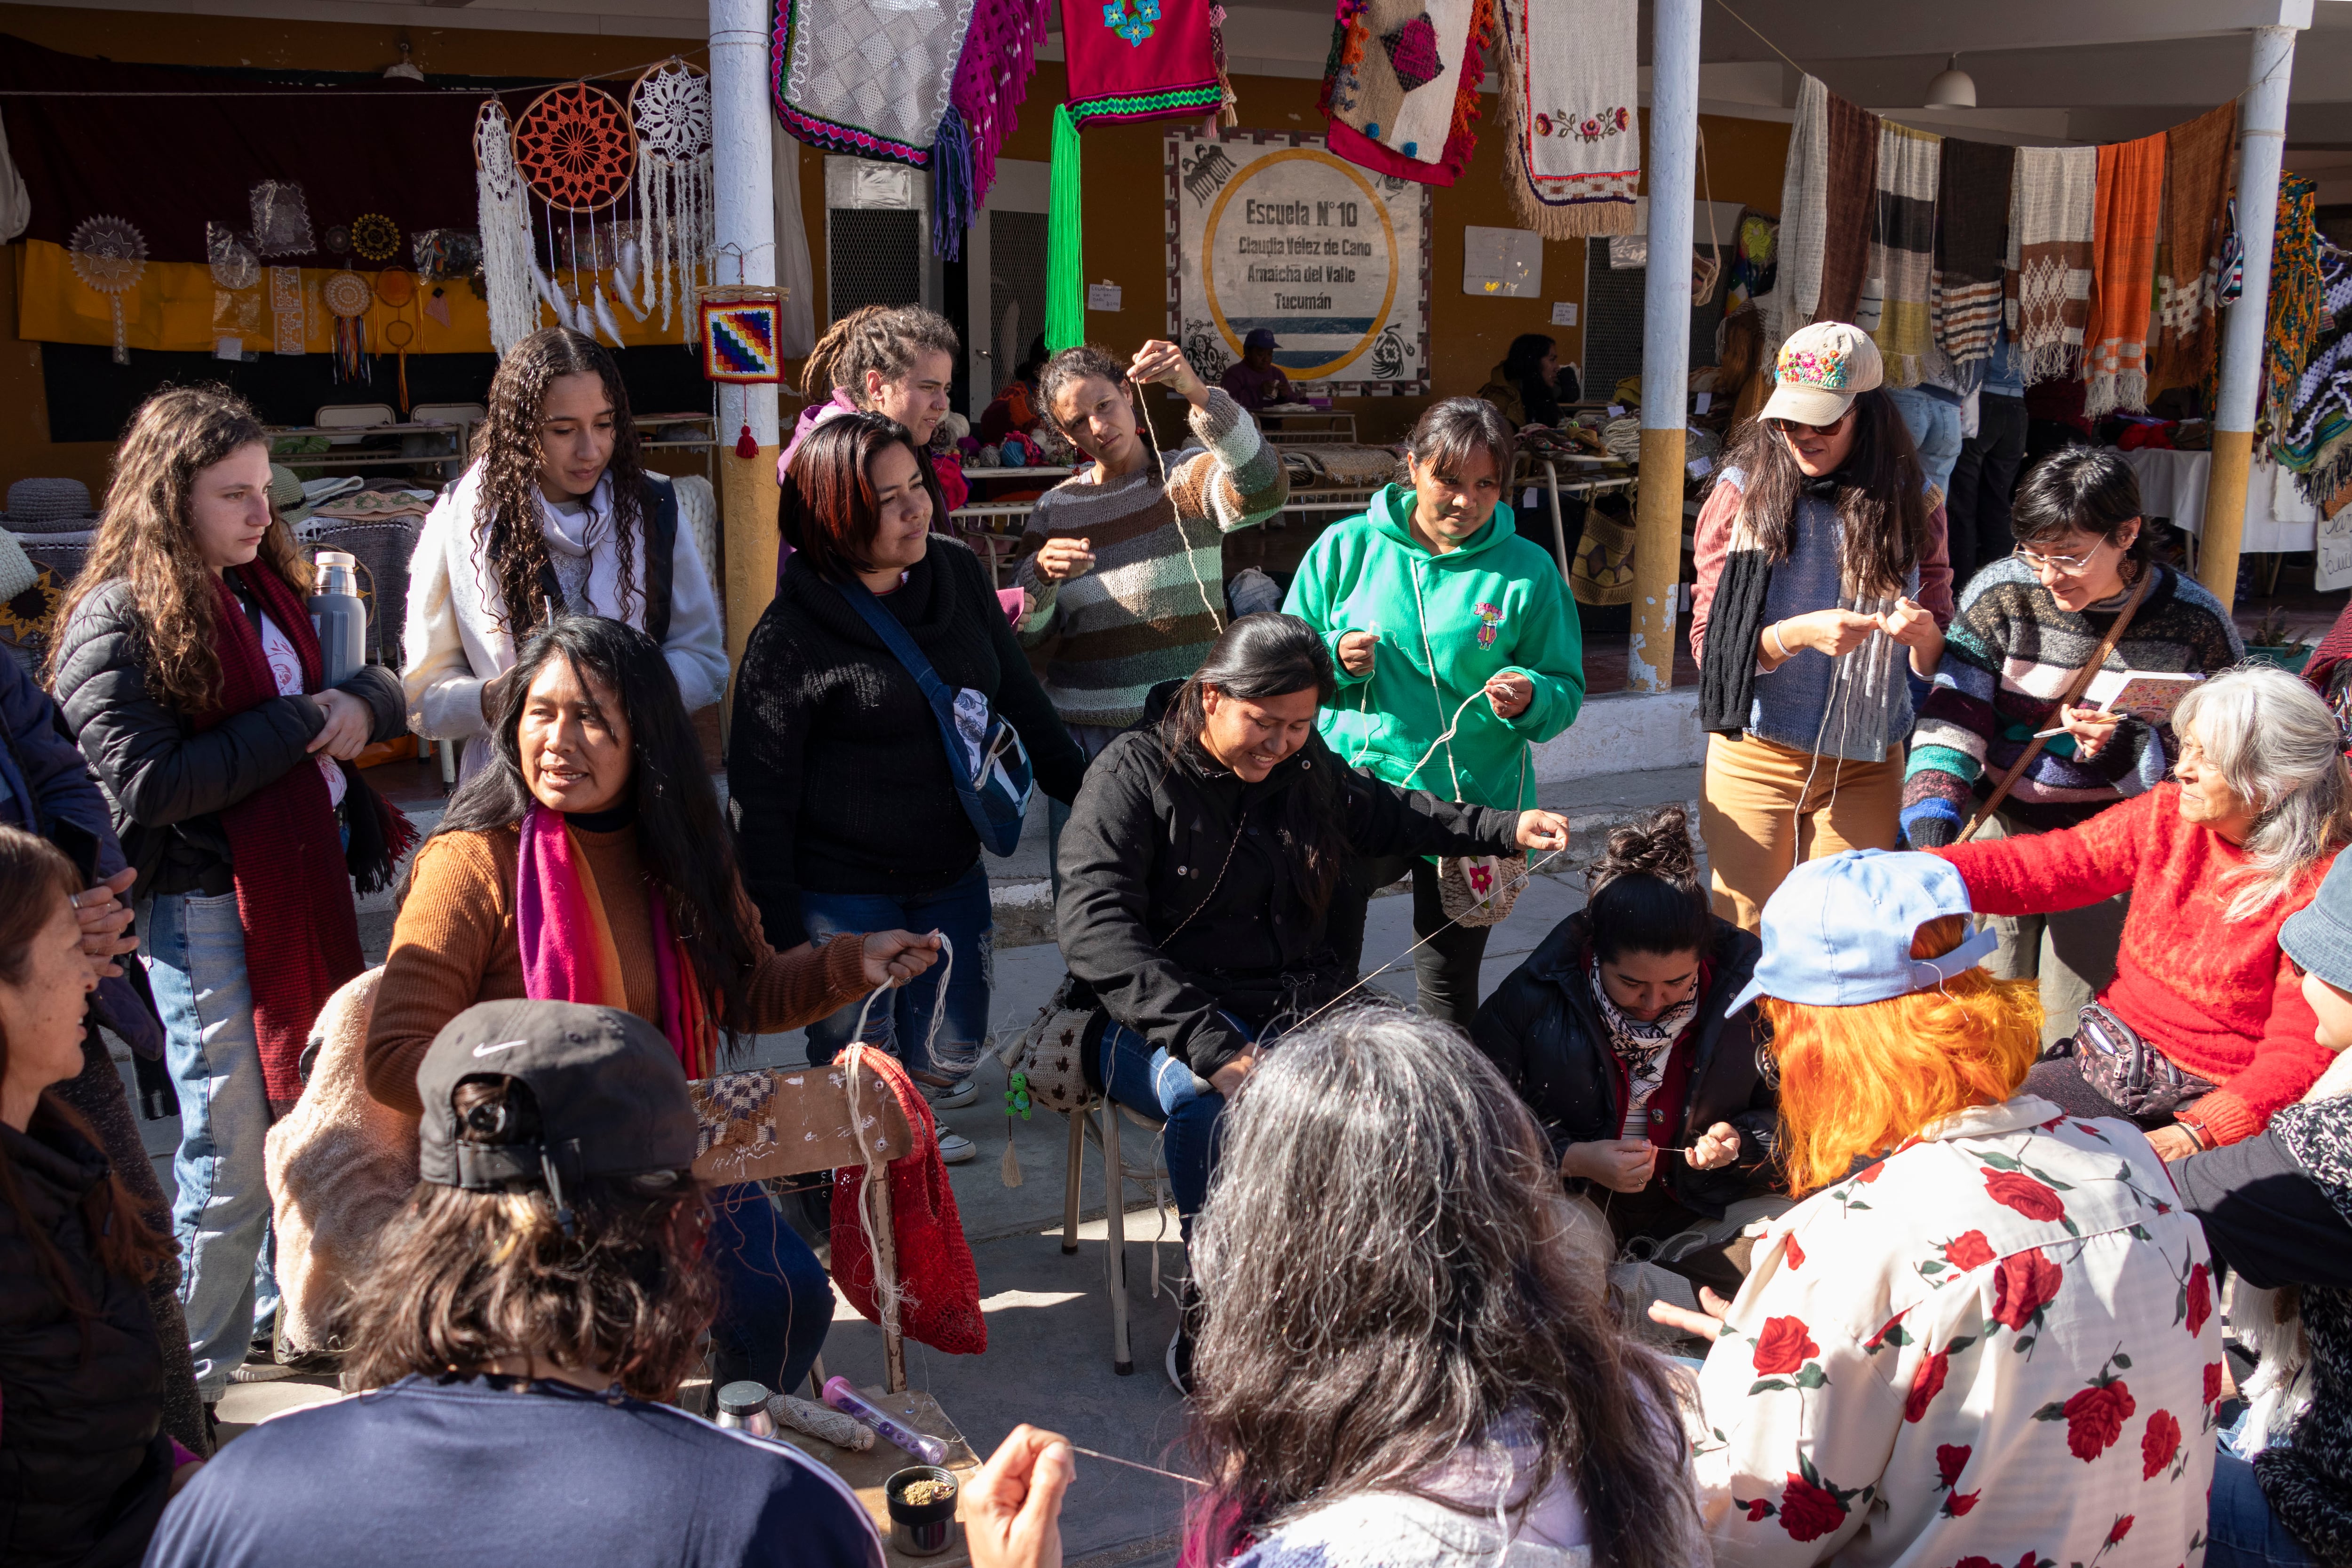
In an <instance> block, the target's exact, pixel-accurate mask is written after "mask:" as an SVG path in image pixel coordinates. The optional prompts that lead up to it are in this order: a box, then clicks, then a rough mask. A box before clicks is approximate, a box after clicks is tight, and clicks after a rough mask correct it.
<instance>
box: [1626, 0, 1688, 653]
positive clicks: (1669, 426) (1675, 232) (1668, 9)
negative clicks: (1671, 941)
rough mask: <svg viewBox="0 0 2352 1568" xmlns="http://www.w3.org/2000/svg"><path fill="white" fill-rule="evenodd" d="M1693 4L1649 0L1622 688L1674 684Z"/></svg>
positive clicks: (1684, 418) (1684, 405)
mask: <svg viewBox="0 0 2352 1568" xmlns="http://www.w3.org/2000/svg"><path fill="white" fill-rule="evenodd" d="M1700 5H1701V0H1655V11H1654V20H1655V26H1654V29H1653V34H1652V42H1651V46H1650V64H1651V70H1650V146H1649V155H1648V159H1647V163H1646V164H1645V168H1646V172H1647V174H1648V176H1649V180H1648V183H1649V192H1650V204H1649V205H1650V265H1649V268H1648V277H1647V280H1646V282H1645V284H1644V289H1643V297H1642V491H1641V501H1640V504H1639V506H1638V507H1637V508H1636V510H1635V511H1634V519H1633V641H1632V643H1631V645H1630V647H1629V648H1628V650H1627V651H1628V653H1629V654H1630V656H1631V657H1630V658H1628V659H1627V661H1626V667H1625V684H1626V685H1627V686H1628V687H1629V688H1631V689H1633V690H1635V691H1664V690H1665V689H1667V688H1668V687H1669V686H1671V685H1673V684H1674V669H1675V581H1676V579H1677V578H1678V577H1680V575H1681V574H1682V549H1683V545H1682V540H1683V432H1684V431H1685V428H1687V426H1688V423H1689V420H1688V415H1687V412H1686V411H1687V409H1688V407H1689V396H1688V386H1689V374H1690V318H1691V213H1692V204H1693V202H1694V200H1695V199H1696V192H1697V173H1696V170H1697V160H1698V35H1699V7H1700Z"/></svg>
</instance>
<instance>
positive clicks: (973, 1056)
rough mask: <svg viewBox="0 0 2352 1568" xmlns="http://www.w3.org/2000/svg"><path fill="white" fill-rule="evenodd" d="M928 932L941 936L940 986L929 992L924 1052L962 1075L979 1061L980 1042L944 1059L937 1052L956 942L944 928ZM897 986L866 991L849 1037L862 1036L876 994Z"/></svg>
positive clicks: (889, 984) (888, 983)
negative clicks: (933, 991) (967, 1049)
mask: <svg viewBox="0 0 2352 1568" xmlns="http://www.w3.org/2000/svg"><path fill="white" fill-rule="evenodd" d="M931 934H932V935H934V936H936V937H938V938H939V939H940V988H939V990H938V991H936V992H935V993H933V994H932V997H931V1026H930V1029H929V1032H928V1033H927V1034H925V1036H924V1037H923V1055H924V1056H926V1057H928V1058H930V1060H931V1062H932V1064H933V1065H934V1066H938V1067H942V1068H946V1069H947V1070H949V1071H950V1072H952V1073H954V1074H955V1075H956V1076H957V1077H959V1078H961V1077H962V1076H963V1075H964V1074H965V1073H968V1072H970V1071H971V1069H972V1068H975V1067H977V1066H979V1065H980V1047H981V1042H979V1041H977V1040H974V1041H972V1042H971V1050H970V1051H969V1052H968V1053H966V1052H959V1053H958V1054H957V1055H956V1056H954V1057H952V1058H947V1059H944V1060H943V1059H942V1058H940V1056H939V1054H938V1052H939V1044H940V1025H941V1024H942V1023H943V1022H945V1021H946V1018H947V1016H948V981H949V980H950V978H951V977H953V975H954V974H955V943H953V942H950V941H949V940H948V933H947V932H945V931H934V932H932V933H931ZM897 989H898V982H897V981H886V982H885V983H883V984H880V985H877V986H876V987H875V988H874V989H873V990H872V991H870V992H868V993H867V994H866V1005H864V1006H862V1007H860V1008H858V1010H857V1026H856V1028H855V1029H852V1030H851V1031H850V1032H849V1037H850V1038H851V1039H853V1040H858V1041H864V1040H865V1038H866V1019H867V1018H868V1017H870V1016H872V1015H873V1012H874V1001H875V998H876V997H877V996H879V995H881V994H882V993H884V992H885V991H895V990H897Z"/></svg>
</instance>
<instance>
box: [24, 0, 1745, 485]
mask: <svg viewBox="0 0 2352 1568" xmlns="http://www.w3.org/2000/svg"><path fill="white" fill-rule="evenodd" d="M431 17H432V13H431V12H430V11H420V12H419V13H418V16H417V21H416V23H415V24H414V25H411V26H406V27H394V26H373V25H371V26H358V25H345V24H339V23H301V22H278V21H269V20H262V19H248V18H237V17H221V16H180V15H162V14H150V13H143V12H121V11H84V10H71V9H65V8H61V7H54V6H40V5H0V32H5V33H9V34H13V35H15V36H16V37H22V38H26V39H27V40H29V41H31V42H34V43H37V44H40V45H43V46H45V47H49V48H54V49H62V50H67V51H69V52H73V53H77V54H87V55H105V56H108V57H110V58H114V59H119V60H129V61H139V62H145V63H155V64H177V65H204V66H255V67H266V68H279V69H294V68H302V69H317V70H369V69H378V68H382V67H383V66H384V65H386V64H388V63H390V62H391V61H392V60H394V59H395V58H398V53H399V50H398V43H399V40H400V39H401V38H402V37H406V38H407V39H408V40H409V42H410V45H411V48H412V58H414V59H415V62H416V64H417V65H418V66H419V67H421V68H423V69H425V70H427V71H433V72H449V73H452V74H459V75H502V76H533V75H543V76H547V77H550V78H559V77H565V76H572V75H580V74H589V73H595V72H601V71H610V70H618V69H622V68H627V67H631V66H637V65H642V64H646V63H650V62H652V61H654V60H657V59H659V58H663V57H664V56H665V55H667V53H668V52H670V51H671V50H672V49H673V48H677V47H679V43H680V41H677V40H664V39H651V38H625V37H572V36H566V35H562V34H554V33H500V32H486V31H476V30H469V29H463V28H446V29H443V28H436V27H433V26H429V25H428V24H429V23H430V20H431ZM681 52H684V51H683V50H681ZM1063 90H1064V80H1063V74H1062V68H1061V67H1060V66H1059V65H1056V64H1051V63H1048V64H1042V65H1040V66H1039V67H1038V68H1037V71H1036V74H1035V76H1034V78H1033V79H1031V81H1030V84H1029V93H1028V98H1027V100H1026V101H1025V102H1024V104H1023V105H1022V108H1021V111H1020V126H1019V129H1018V130H1017V131H1016V132H1014V133H1013V137H1012V138H1011V139H1010V141H1009V142H1007V144H1006V146H1005V147H1004V149H1003V155H1004V156H1006V157H1011V158H1032V159H1037V160H1041V161H1042V160H1045V159H1046V158H1048V157H1049V156H1050V151H1051V141H1052V126H1053V107H1054V105H1055V103H1057V102H1058V101H1060V100H1061V96H1062V93H1063ZM1317 90H1318V83H1316V82H1313V81H1307V80H1299V79H1288V78H1278V77H1248V76H1244V77H1236V78H1235V79H1234V91H1235V92H1236V94H1237V95H1238V97H1239V99H1240V106H1239V108H1240V115H1241V123H1242V125H1243V126H1244V128H1248V129H1254V130H1272V131H1284V132H1290V131H1298V132H1318V131H1319V130H1320V129H1321V128H1322V124H1323V121H1322V117H1321V116H1320V115H1318V114H1317V113H1316V111H1315V98H1316V93H1317ZM1483 103H1484V105H1485V107H1486V110H1487V113H1488V116H1489V117H1488V119H1487V120H1486V121H1484V122H1483V123H1482V125H1481V127H1480V130H1481V135H1480V138H1479V145H1478V150H1477V153H1476V154H1475V156H1474V157H1473V159H1472V160H1471V163H1470V165H1469V167H1468V168H1467V169H1465V170H1464V171H1463V174H1462V177H1461V179H1460V180H1459V181H1458V182H1457V183H1456V184H1454V187H1453V188H1451V189H1448V190H1439V191H1437V192H1435V193H1434V200H1433V204H1432V207H1431V229H1432V238H1433V246H1432V252H1431V278H1430V359H1431V365H1432V373H1433V386H1434V388H1435V391H1436V393H1437V394H1438V395H1460V394H1466V393H1475V392H1476V391H1477V389H1478V387H1479V386H1480V385H1481V384H1484V383H1485V382H1486V378H1487V375H1488V373H1489V371H1490V370H1491V368H1492V367H1493V366H1494V364H1495V363H1496V362H1497V361H1498V360H1500V359H1501V358H1502V355H1503V351H1504V350H1505V349H1506V348H1507V346H1508V345H1509V343H1510V341H1511V339H1512V338H1514V337H1515V336H1517V334H1519V333H1521V332H1527V331H1542V332H1549V333H1551V334H1552V335H1554V336H1556V337H1557V338H1559V349H1560V355H1561V357H1562V358H1563V359H1581V358H1582V357H1583V331H1582V328H1581V326H1579V327H1571V328H1557V329H1556V328H1553V327H1551V326H1550V325H1549V322H1550V320H1551V302H1552V301H1554V300H1573V301H1575V302H1576V303H1577V305H1578V307H1579V309H1580V310H1581V308H1582V305H1583V298H1584V258H1583V254H1582V249H1583V247H1582V242H1581V241H1576V242H1570V243H1565V244H1559V243H1555V244H1548V245H1546V246H1545V247H1544V287H1543V292H1542V295H1541V297H1540V298H1535V299H1517V300H1498V299H1492V298H1481V297H1475V296H1471V295H1466V294H1465V293H1463V292H1462V230H1463V228H1464V227H1465V226H1473V225H1484V226H1499V227H1509V226H1513V223H1514V218H1513V215H1512V212H1511V207H1510V203H1509V200H1508V198H1507V195H1505V192H1504V188H1503V184H1502V174H1503V169H1504V153H1505V150H1504V147H1503V145H1502V142H1501V141H1500V138H1499V136H1498V135H1497V134H1496V120H1495V118H1494V109H1495V106H1496V100H1495V99H1493V98H1491V97H1489V98H1486V99H1485V100H1483ZM1645 118H1646V115H1645ZM1168 123H1172V122H1161V123H1160V124H1144V125H1125V126H1122V125H1109V126H1102V127H1098V128H1097V129H1095V130H1092V131H1089V132H1087V133H1086V149H1085V151H1086V185H1085V202H1086V235H1087V251H1086V268H1085V271H1086V276H1087V279H1090V280H1102V279H1108V280H1109V281H1111V282H1113V283H1118V284H1120V285H1122V286H1123V287H1124V289H1125V290H1126V299H1127V300H1128V301H1129V305H1128V309H1126V310H1123V311H1119V312H1117V313H1104V312H1097V313H1094V314H1092V315H1090V316H1089V317H1088V318H1087V331H1088V335H1089V336H1090V337H1092V338H1093V339H1095V340H1096V341H1097V342H1101V343H1104V344H1105V345H1107V346H1108V347H1109V348H1111V349H1112V350H1113V351H1115V352H1118V353H1129V352H1131V351H1132V350H1133V349H1135V348H1136V347H1137V346H1138V345H1139V344H1140V343H1141V342H1143V341H1144V340H1145V339H1146V338H1147V337H1153V336H1158V335H1160V333H1162V332H1163V331H1165V329H1166V324H1167V317H1166V310H1165V307H1164V305H1163V304H1162V300H1164V298H1165V294H1166V285H1165V279H1166V274H1167V242H1166V238H1165V234H1166V219H1165V214H1164V206H1163V201H1164V196H1163V190H1164V187H1163V184H1162V180H1161V173H1160V170H1161V136H1162V132H1163V131H1164V129H1165V126H1166V125H1167V124H1168ZM1701 125H1702V129H1703V131H1704V133H1705V136H1706V150H1707V154H1708V165H1709V167H1708V174H1709V181H1708V184H1710V185H1711V189H1712V194H1713V195H1714V197H1715V199H1716V200H1717V201H1732V202H1747V203H1750V204H1753V205H1757V206H1759V207H1761V208H1763V209H1764V210H1766V211H1773V210H1776V209H1777V208H1778V206H1779V205H1780V170H1781V164H1782V162H1783V160H1784V159H1785V157H1786V154H1787V150H1788V127H1786V126H1785V125H1779V124H1774V123H1771V122H1769V121H1749V120H1732V119H1719V118H1717V117H1714V116H1703V117H1702V118H1701ZM800 168H801V210H802V214H803V221H804V223H805V225H806V227H807V230H808V238H809V252H810V256H811V258H812V260H813V262H814V268H815V287H816V299H817V300H818V301H819V302H820V304H821V303H822V301H823V300H824V286H825V279H824V270H825V247H824V158H823V155H822V154H821V153H818V152H817V151H816V150H815V149H814V148H807V147H803V148H802V149H801V158H800ZM168 177H169V174H168V171H167V170H166V169H164V168H163V167H162V166H160V165H159V168H158V171H157V178H159V179H163V178H168ZM1724 238H1725V240H1726V242H1727V243H1728V241H1729V240H1730V238H1731V237H1730V236H1729V235H1726V236H1725V237H1724ZM10 248H11V250H12V251H13V250H16V249H18V248H21V247H10ZM11 259H12V260H13V259H14V258H13V257H12V258H11ZM15 292H16V267H15V266H13V265H12V266H5V267H0V334H8V335H6V336H0V485H5V483H6V482H7V481H9V480H13V479H21V478H25V477H27V476H30V475H45V474H57V475H71V476H73V477H75V478H79V479H82V480H84V481H85V482H86V483H88V484H89V485H90V487H91V488H92V489H93V490H96V489H99V488H100V486H102V484H103V483H104V481H105V466H106V459H107V456H108V453H109V451H110V448H109V447H108V446H107V445H105V444H103V443H96V442H90V443H71V444H53V443H51V442H50V441H49V439H48V431H47V413H46V409H45V407H44V401H43V395H42V390H41V372H40V346H39V345H38V344H37V343H27V342H16V341H15V340H14V339H13V332H14V330H15V328H14V323H15V321H16V300H15ZM793 368H794V369H795V370H796V369H797V366H795V367H793ZM1425 405H1426V400H1425V399H1422V398H1395V397H1381V398H1360V399H1350V400H1347V401H1344V402H1343V403H1341V405H1340V406H1342V407H1350V408H1353V409H1355V410H1356V412H1357V415H1358V419H1359V424H1360V429H1361V431H1362V434H1363V435H1364V437H1366V438H1367V439H1383V440H1385V439H1393V438H1396V437H1401V436H1402V434H1403V433H1404V431H1405V430H1406V429H1407V428H1408V427H1410V426H1411V425H1412V420H1413V418H1414V417H1415V416H1417V415H1418V414H1419V412H1420V410H1421V409H1422V408H1423V406H1425ZM796 406H797V405H795V404H793V403H792V402H789V401H788V402H787V403H786V405H785V408H786V413H787V417H789V416H790V414H791V411H792V410H793V408H794V407H796Z"/></svg>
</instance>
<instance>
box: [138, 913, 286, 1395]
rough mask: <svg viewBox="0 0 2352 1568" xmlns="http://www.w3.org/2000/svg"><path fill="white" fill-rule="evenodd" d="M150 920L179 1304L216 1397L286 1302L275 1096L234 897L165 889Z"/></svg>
mask: <svg viewBox="0 0 2352 1568" xmlns="http://www.w3.org/2000/svg"><path fill="white" fill-rule="evenodd" d="M145 927H146V931H147V952H148V957H147V977H148V980H149V981H150V983H151V984H152V985H153V987H154V991H155V1006H156V1010H157V1011H158V1012H159V1013H160V1014H161V1015H162V1016H163V1036H164V1040H163V1059H164V1064H165V1065H166V1066H167V1067H168V1068H170V1069H171V1073H172V1081H173V1086H174V1087H175V1088H176V1089H178V1090H179V1095H180V1147H179V1151H178V1152H177V1153H175V1154H174V1155H173V1159H172V1175H173V1181H174V1182H175V1183H176V1184H178V1187H179V1192H178V1194H176V1195H175V1196H174V1197H173V1203H172V1230H173V1238H174V1239H175V1240H176V1241H177V1242H178V1244H179V1248H180V1305H181V1308H182V1310H184V1311H185V1312H186V1314H187V1320H188V1350H189V1353H190V1354H191V1356H192V1357H193V1358H194V1362H195V1368H196V1388H197V1391H198V1392H199V1393H200V1394H203V1396H204V1397H205V1400H206V1401H207V1402H210V1401H213V1400H216V1399H218V1398H220V1396H221V1394H223V1393H224V1392H225V1391H226V1389H227V1387H228V1374H229V1373H231V1372H232V1371H234V1370H235V1369H236V1367H238V1366H240V1365H242V1364H243V1363H244V1362H245V1358H246V1353H247V1347H248V1346H249V1345H250V1344H251V1342H252V1339H253V1328H254V1324H255V1323H256V1321H267V1320H268V1318H270V1317H271V1316H272V1315H274V1314H275V1313H276V1312H277V1310H278V1282H277V1279H275V1277H274V1275H273V1274H272V1272H271V1265H270V1256H269V1247H268V1241H269V1190H268V1187H267V1186H266V1185H265V1184H263V1181H262V1140H263V1139H264V1137H266V1136H267V1135H268V1131H269V1097H268V1091H267V1089H265V1088H264V1087H263V1085H262V1081H261V1047H260V1045H259V1043H258V1041H257V1040H256V1038H255V1037H254V1032H253V990H252V987H251V985H250V984H247V979H246V972H245V931H244V928H243V927H242V926H241V925H239V924H238V922H237V914H236V894H235V893H224V894H222V895H220V896H219V897H217V898H203V897H199V896H196V895H194V894H184V893H166V894H163V895H162V896H160V897H158V898H157V899H155V900H153V904H152V908H151V909H150V910H149V912H148V914H147V918H146V922H145Z"/></svg>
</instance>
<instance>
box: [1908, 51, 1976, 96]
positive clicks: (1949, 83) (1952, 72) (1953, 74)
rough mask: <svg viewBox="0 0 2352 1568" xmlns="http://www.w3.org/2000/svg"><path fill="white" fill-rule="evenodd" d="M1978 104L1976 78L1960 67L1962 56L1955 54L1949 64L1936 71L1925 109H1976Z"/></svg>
mask: <svg viewBox="0 0 2352 1568" xmlns="http://www.w3.org/2000/svg"><path fill="white" fill-rule="evenodd" d="M1976 106H1977V83H1976V79H1975V78H1974V77H1972V76H1970V75H1969V73H1968V72H1966V71H1964V70H1962V69H1961V68H1960V57H1959V56H1958V55H1954V56H1953V57H1952V58H1951V61H1950V63H1949V64H1948V65H1946V66H1945V67H1944V68H1943V69H1942V70H1939V71H1937V73H1936V79H1935V80H1933V81H1931V82H1929V83H1928V84H1927V102H1926V103H1924V104H1922V105H1921V106H1920V107H1921V108H1923V109H1974V108H1975V107H1976Z"/></svg>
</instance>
